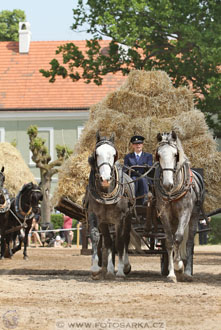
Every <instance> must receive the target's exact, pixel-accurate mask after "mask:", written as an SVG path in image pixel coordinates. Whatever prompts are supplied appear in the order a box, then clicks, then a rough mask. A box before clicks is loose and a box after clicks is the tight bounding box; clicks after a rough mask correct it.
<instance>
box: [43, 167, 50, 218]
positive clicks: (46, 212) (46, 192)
mask: <svg viewBox="0 0 221 330" xmlns="http://www.w3.org/2000/svg"><path fill="white" fill-rule="evenodd" d="M41 190H42V193H43V200H42V203H41V222H43V223H45V222H50V221H51V201H50V190H51V176H49V175H48V174H47V173H46V174H45V175H43V174H41Z"/></svg>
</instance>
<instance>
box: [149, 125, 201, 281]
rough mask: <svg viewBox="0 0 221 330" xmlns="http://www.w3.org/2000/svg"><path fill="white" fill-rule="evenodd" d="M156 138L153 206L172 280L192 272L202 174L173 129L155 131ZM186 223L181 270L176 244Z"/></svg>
mask: <svg viewBox="0 0 221 330" xmlns="http://www.w3.org/2000/svg"><path fill="white" fill-rule="evenodd" d="M157 139H158V148H157V151H156V159H157V160H158V161H159V166H158V167H157V169H156V171H155V178H154V187H155V194H156V207H157V210H158V215H159V216H160V219H161V221H162V223H163V226H164V231H165V234H166V248H167V252H168V258H169V264H168V271H169V275H168V279H170V280H172V281H174V282H176V275H177V276H178V277H179V279H181V280H182V279H184V277H188V278H189V277H190V276H192V266H193V265H192V259H193V258H192V257H193V245H194V234H195V232H196V226H197V222H198V219H199V215H200V213H203V214H204V215H205V213H204V211H203V201H204V194H205V187H204V182H203V179H202V177H201V176H200V175H199V174H198V173H197V172H195V171H193V170H191V169H190V164H189V161H188V159H187V157H186V156H185V154H184V151H183V148H182V145H181V142H180V140H179V139H178V137H177V135H176V133H175V132H174V131H172V132H170V133H163V134H160V133H159V134H158V136H157ZM188 225H189V233H188V238H187V243H186V257H187V260H186V267H185V272H184V265H183V261H182V259H181V255H180V249H179V248H180V245H181V243H182V241H183V236H184V231H185V229H186V228H188ZM173 254H174V256H173ZM174 270H175V271H176V275H175V271H174ZM183 272H184V274H185V276H183V275H184V274H183Z"/></svg>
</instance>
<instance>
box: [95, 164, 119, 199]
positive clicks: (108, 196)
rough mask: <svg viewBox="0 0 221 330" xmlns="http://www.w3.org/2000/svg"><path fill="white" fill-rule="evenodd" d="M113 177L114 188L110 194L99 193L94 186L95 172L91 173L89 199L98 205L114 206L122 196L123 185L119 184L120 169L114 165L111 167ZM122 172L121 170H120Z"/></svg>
mask: <svg viewBox="0 0 221 330" xmlns="http://www.w3.org/2000/svg"><path fill="white" fill-rule="evenodd" d="M113 169H114V175H115V179H114V181H115V187H114V189H113V190H112V191H111V192H108V193H105V192H102V191H99V190H98V189H97V186H96V172H95V171H94V170H92V171H91V173H90V177H89V194H90V195H91V197H92V198H93V199H94V200H95V201H96V202H98V203H100V204H109V205H111V204H116V203H117V202H119V200H120V199H121V198H122V196H123V194H124V185H122V184H119V182H120V181H119V180H121V177H122V175H120V167H119V166H117V165H116V164H115V165H114V167H113ZM121 171H122V170H121Z"/></svg>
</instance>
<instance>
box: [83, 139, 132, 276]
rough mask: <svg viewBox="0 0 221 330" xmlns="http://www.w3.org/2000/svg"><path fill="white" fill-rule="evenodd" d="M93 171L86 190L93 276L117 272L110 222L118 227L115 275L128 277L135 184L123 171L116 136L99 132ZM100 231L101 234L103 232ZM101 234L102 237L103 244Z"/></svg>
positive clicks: (91, 163) (91, 159) (92, 158)
mask: <svg viewBox="0 0 221 330" xmlns="http://www.w3.org/2000/svg"><path fill="white" fill-rule="evenodd" d="M88 161H89V164H90V166H91V173H90V177H89V186H88V190H87V194H86V196H87V197H86V199H87V201H88V222H89V225H90V237H91V241H92V253H93V255H92V267H91V271H92V276H93V277H96V278H99V277H100V275H101V274H103V276H104V277H105V278H112V277H114V276H115V273H114V271H115V270H114V264H113V255H112V251H113V242H112V237H111V234H110V230H109V227H110V225H112V226H114V227H115V242H116V247H115V248H116V251H117V252H118V270H117V273H116V276H118V277H125V274H128V273H129V272H130V269H131V266H130V263H129V259H128V245H129V241H130V229H131V223H130V215H131V208H132V207H133V203H134V201H135V193H134V184H133V183H130V184H127V183H129V182H131V178H130V177H129V176H128V175H127V174H126V173H124V172H123V171H122V167H121V166H120V164H118V163H116V161H117V150H116V148H115V146H114V137H113V136H112V137H111V138H110V139H108V138H106V137H100V135H99V133H97V141H96V147H95V151H94V153H93V154H92V156H91V157H89V160H88ZM100 235H101V236H100ZM100 237H102V238H103V240H104V242H103V247H102V241H101V239H100Z"/></svg>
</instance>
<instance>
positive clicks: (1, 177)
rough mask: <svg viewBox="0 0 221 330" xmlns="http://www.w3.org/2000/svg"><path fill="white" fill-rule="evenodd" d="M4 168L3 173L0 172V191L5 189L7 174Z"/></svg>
mask: <svg viewBox="0 0 221 330" xmlns="http://www.w3.org/2000/svg"><path fill="white" fill-rule="evenodd" d="M4 170H5V168H4V166H2V169H1V172H0V189H2V188H3V185H4V182H5V174H4Z"/></svg>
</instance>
